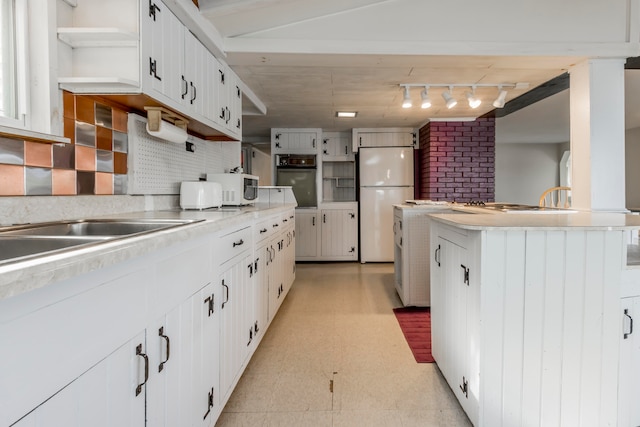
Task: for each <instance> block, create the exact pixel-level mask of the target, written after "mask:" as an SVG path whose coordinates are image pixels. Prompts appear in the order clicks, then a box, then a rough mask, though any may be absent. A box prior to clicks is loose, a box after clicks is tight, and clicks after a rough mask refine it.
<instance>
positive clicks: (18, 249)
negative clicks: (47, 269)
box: [0, 219, 201, 265]
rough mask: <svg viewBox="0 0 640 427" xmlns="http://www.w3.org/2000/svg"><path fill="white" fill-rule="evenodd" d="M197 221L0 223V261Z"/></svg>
mask: <svg viewBox="0 0 640 427" xmlns="http://www.w3.org/2000/svg"><path fill="white" fill-rule="evenodd" d="M199 221H201V220H182V219H181V220H171V219H140V220H138V219H132V220H129V219H122V220H121V219H99V220H81V221H60V222H48V223H40V224H27V225H19V226H10V227H0V265H3V264H7V263H12V262H17V261H23V260H25V259H29V258H35V257H38V256H43V255H49V254H52V253H58V252H62V251H65V250H69V249H76V248H79V247H80V246H83V245H88V244H96V243H100V242H105V241H112V240H114V239H122V238H126V237H132V236H139V235H141V234H145V233H152V232H154V231H159V230H164V229H168V228H172V227H178V226H181V225H186V224H191V223H194V222H199Z"/></svg>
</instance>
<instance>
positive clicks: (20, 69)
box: [0, 0, 27, 127]
mask: <svg viewBox="0 0 640 427" xmlns="http://www.w3.org/2000/svg"><path fill="white" fill-rule="evenodd" d="M25 16H26V0H2V1H1V2H0V125H7V126H17V127H24V125H25V120H26V97H25V89H26V79H27V76H26V67H25V58H26V56H27V52H26V44H25V35H26V30H27V28H26V19H25Z"/></svg>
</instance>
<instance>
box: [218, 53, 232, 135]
mask: <svg viewBox="0 0 640 427" xmlns="http://www.w3.org/2000/svg"><path fill="white" fill-rule="evenodd" d="M227 71H228V67H227V65H226V64H224V63H223V62H220V61H218V71H217V90H218V115H217V121H218V124H220V125H221V126H224V128H225V129H229V127H230V122H231V109H230V108H229V93H230V89H229V86H230V85H231V84H230V82H229V74H228V72H227Z"/></svg>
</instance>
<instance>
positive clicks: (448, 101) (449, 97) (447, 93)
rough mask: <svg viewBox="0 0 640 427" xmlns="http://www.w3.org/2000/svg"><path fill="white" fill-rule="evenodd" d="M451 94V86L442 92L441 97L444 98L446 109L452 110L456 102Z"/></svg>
mask: <svg viewBox="0 0 640 427" xmlns="http://www.w3.org/2000/svg"><path fill="white" fill-rule="evenodd" d="M451 92H453V86H449V90H445V91H444V92H442V97H443V98H444V101H445V102H446V104H447V108H448V109H452V108H453V107H455V106H456V105H458V101H456V99H455V98H454V97H453V95H451Z"/></svg>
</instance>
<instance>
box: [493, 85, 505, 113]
mask: <svg viewBox="0 0 640 427" xmlns="http://www.w3.org/2000/svg"><path fill="white" fill-rule="evenodd" d="M506 99H507V91H506V90H504V89H503V88H502V86H498V97H497V98H496V100H495V101H493V106H494V107H496V108H504V103H505V101H506Z"/></svg>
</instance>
